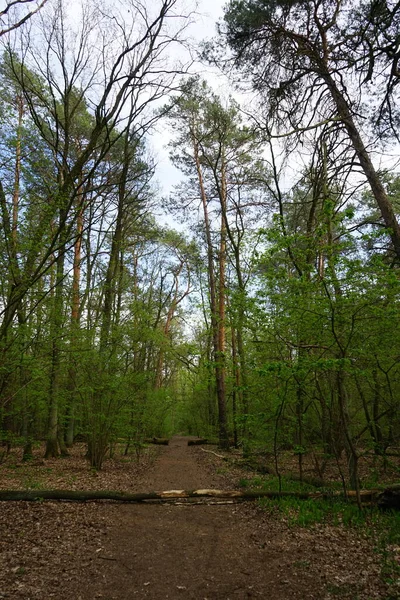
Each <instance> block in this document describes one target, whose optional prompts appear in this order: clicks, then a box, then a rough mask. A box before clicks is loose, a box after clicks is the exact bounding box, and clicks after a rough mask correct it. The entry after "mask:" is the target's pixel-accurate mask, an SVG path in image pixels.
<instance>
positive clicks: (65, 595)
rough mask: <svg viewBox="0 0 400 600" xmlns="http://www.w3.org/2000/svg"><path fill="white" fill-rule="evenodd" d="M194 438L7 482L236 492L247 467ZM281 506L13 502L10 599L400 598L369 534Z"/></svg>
mask: <svg viewBox="0 0 400 600" xmlns="http://www.w3.org/2000/svg"><path fill="white" fill-rule="evenodd" d="M187 439H188V438H179V437H176V438H174V439H173V440H171V442H170V445H169V446H167V447H164V448H162V449H160V454H159V456H158V458H157V460H156V461H155V462H154V461H152V460H147V459H145V457H143V460H142V462H141V464H140V466H139V467H138V465H137V464H136V463H135V462H132V461H129V460H128V461H125V460H124V459H120V460H118V461H114V462H113V461H110V463H111V464H107V465H106V466H105V469H104V471H102V472H101V473H99V474H95V473H90V472H88V469H87V464H86V462H85V460H84V458H83V457H81V458H78V459H77V458H75V459H73V460H72V459H69V460H67V461H65V462H62V461H57V460H54V461H52V462H51V461H49V462H47V463H46V464H42V463H43V461H38V464H37V466H36V467H35V466H30V467H26V466H18V463H16V464H15V467H14V468H12V465H10V468H9V469H5V468H3V477H4V481H3V487H5V488H8V487H9V486H10V481H12V486H14V487H16V488H18V487H21V481H25V478H26V485H28V484H29V486H28V487H31V486H33V485H34V484H35V485H36V489H38V488H37V486H38V485H40V486H41V487H48V488H63V487H64V488H68V487H70V486H71V485H74V486H75V488H74V489H121V490H125V491H128V492H134V491H151V490H158V491H160V490H167V489H182V488H186V489H194V488H210V487H213V488H221V489H228V488H232V487H233V486H234V483H232V481H230V478H232V477H236V476H237V477H240V476H241V474H240V475H239V473H236V474H232V471H231V470H227V468H226V464H225V463H224V462H223V461H221V460H220V459H219V458H217V457H215V456H214V455H212V454H208V453H206V452H203V451H202V450H201V449H200V448H198V447H188V446H187ZM82 452H84V448H82ZM20 469H21V470H22V469H24V473H25V475H23V476H22V477H21V476H19V480H17V479H16V478H15V477H16V475H15V473H16V472H19V470H20ZM45 473H48V479H47V480H45V479H44V477H45ZM0 475H1V473H0ZM7 477H11V478H12V479H11V480H10V479H7ZM35 477H36V478H37V479H35ZM0 484H1V476H0ZM274 506H275V505H273V506H272V508H271V512H270V513H268V512H267V511H266V510H261V509H259V508H257V507H256V505H255V503H242V504H225V505H220V504H211V505H206V504H204V505H193V504H188V503H181V504H180V505H170V504H146V505H141V504H118V503H109V502H89V503H86V504H80V503H71V502H67V503H63V502H43V503H41V502H35V503H32V502H6V503H1V506H0V599H3V598H4V599H6V600H48V599H54V600H67V599H68V600H94V599H96V598H101V599H103V600H135V599H136V598H137V599H138V600H141V599H143V600H145V599H148V600H164V599H169V600H174V599H177V600H179V599H180V598H182V599H185V600H187V599H189V600H190V599H193V600H205V599H207V600H218V599H220V600H235V599H244V598H261V599H263V600H305V599H307V600H313V599H314V600H334V599H337V598H340V599H341V600H374V599H379V600H394V599H395V598H398V597H399V598H400V593H399V594H398V595H397V591H398V590H400V579H399V582H398V583H399V585H398V588H396V593H395V594H393V593H390V594H389V593H388V587H387V586H386V585H385V584H383V583H382V579H381V577H380V573H381V566H382V555H379V554H377V553H376V552H374V549H373V547H372V544H371V541H370V540H369V539H368V538H367V537H362V535H361V533H357V531H356V530H354V529H350V528H346V527H344V526H333V525H328V524H319V525H314V526H313V527H308V528H301V527H291V526H290V525H289V523H288V522H287V521H285V518H284V517H282V515H279V516H278V517H276V516H275V514H274V510H275V508H274Z"/></svg>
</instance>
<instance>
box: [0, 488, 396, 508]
mask: <svg viewBox="0 0 400 600" xmlns="http://www.w3.org/2000/svg"><path fill="white" fill-rule="evenodd" d="M344 497H345V496H344V494H343V492H336V491H335V492H317V491H316V492H278V491H276V492H271V491H260V490H212V489H199V490H167V491H163V492H142V493H136V494H128V493H125V492H116V491H108V490H103V491H84V490H82V491H75V490H0V501H17V500H19V501H21V500H23V501H41V500H67V501H74V502H86V501H90V500H114V501H117V502H146V501H171V500H175V499H176V500H180V499H182V498H231V499H238V500H256V499H258V498H275V499H278V498H297V499H300V500H308V499H329V498H344ZM360 497H361V501H362V502H363V503H374V504H377V505H378V506H381V507H382V508H395V509H400V486H393V487H391V488H388V489H386V490H383V491H382V490H362V491H361V492H360ZM347 498H348V499H349V500H353V501H356V492H355V491H348V492H347Z"/></svg>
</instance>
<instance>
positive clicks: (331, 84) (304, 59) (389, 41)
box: [221, 0, 400, 258]
mask: <svg viewBox="0 0 400 600" xmlns="http://www.w3.org/2000/svg"><path fill="white" fill-rule="evenodd" d="M224 19H225V20H224V26H223V27H222V28H221V32H222V33H223V34H224V35H225V38H226V41H227V44H228V45H229V46H230V48H231V49H232V51H233V56H234V62H235V64H236V66H238V67H239V68H240V69H242V70H243V72H244V71H245V72H246V73H247V75H248V74H249V72H250V74H251V75H252V77H253V82H254V86H255V87H256V89H258V90H259V91H261V92H262V93H266V95H267V97H268V110H269V117H270V118H271V119H272V120H274V121H275V122H276V123H277V124H278V125H280V126H284V127H285V128H286V127H287V125H289V126H290V128H291V129H293V130H294V131H296V132H297V133H299V132H301V131H302V130H304V129H309V128H310V127H311V128H313V127H318V126H319V124H321V122H326V121H331V122H334V123H336V125H337V127H338V128H340V129H341V130H342V132H343V133H345V134H346V136H347V137H348V139H349V140H350V142H351V144H352V146H353V149H354V152H355V154H356V156H357V159H358V161H359V163H360V165H361V168H362V170H363V172H364V175H365V177H366V179H367V181H368V183H369V186H370V188H371V191H372V194H373V196H374V198H375V201H376V204H377V206H378V207H379V210H380V212H381V215H382V217H383V220H384V223H385V225H386V228H387V231H388V234H389V235H390V237H391V240H392V244H393V248H394V251H395V253H396V255H397V257H398V258H400V226H399V223H398V221H397V219H396V215H395V212H394V210H393V206H392V204H391V202H390V199H389V198H388V195H387V193H386V190H385V187H384V185H383V183H382V179H381V176H380V174H379V172H378V171H377V170H376V169H375V167H374V165H373V163H372V160H371V156H370V152H369V150H368V146H367V144H366V143H365V142H364V140H363V137H362V134H361V131H362V129H361V123H362V121H361V119H360V118H359V116H358V115H360V114H361V113H362V112H363V107H364V106H365V99H364V95H363V92H364V90H365V91H366V93H371V92H372V93H373V94H374V95H376V96H377V97H378V102H375V101H374V104H376V105H377V109H376V107H375V106H374V105H371V106H370V107H369V108H368V112H369V113H371V118H372V120H373V122H375V123H379V124H380V126H381V128H382V127H383V123H384V122H386V131H387V130H388V127H390V128H391V129H392V131H393V130H396V129H395V128H396V122H397V121H396V119H397V108H396V94H397V93H398V87H397V83H398V76H397V75H396V74H397V73H398V60H399V57H398V53H397V54H396V50H395V48H396V47H398V30H399V20H400V6H399V4H398V3H395V2H381V1H376V0H373V1H370V2H367V3H361V2H357V3H354V2H350V1H348V2H344V3H343V2H340V1H339V0H338V1H336V2H333V3H332V2H328V1H326V2H325V1H322V2H321V1H315V0H310V1H307V2H296V1H295V2H292V1H286V0H282V1H278V2H270V1H266V0H252V1H250V2H243V1H242V0H232V1H231V2H230V3H229V4H228V6H227V8H226V11H225V18H224ZM396 40H397V41H396ZM375 77H376V78H377V79H378V80H379V84H378V85H376V86H374V87H373V88H372V89H371V90H370V88H371V86H370V85H367V84H369V82H372V80H373V78H375ZM397 105H398V101H397ZM364 110H365V109H364ZM388 122H389V124H388Z"/></svg>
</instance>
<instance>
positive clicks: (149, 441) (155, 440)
mask: <svg viewBox="0 0 400 600" xmlns="http://www.w3.org/2000/svg"><path fill="white" fill-rule="evenodd" d="M144 443H145V444H156V445H157V446H168V444H169V439H168V438H156V437H152V438H146V439H145V440H144Z"/></svg>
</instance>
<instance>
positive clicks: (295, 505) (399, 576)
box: [240, 477, 400, 585]
mask: <svg viewBox="0 0 400 600" xmlns="http://www.w3.org/2000/svg"><path fill="white" fill-rule="evenodd" d="M240 485H241V486H242V487H244V488H247V489H252V490H258V489H259V490H265V491H278V490H279V480H278V478H277V477H254V478H252V479H242V480H241V481H240ZM281 490H282V491H285V492H312V491H317V490H316V488H315V487H313V486H312V485H309V484H301V483H300V482H297V481H291V480H289V479H285V478H284V477H282V479H281ZM319 491H321V489H319ZM258 504H259V506H260V507H261V508H262V509H264V510H265V511H267V512H268V513H269V514H271V515H273V516H276V517H277V518H280V519H282V520H284V522H285V523H286V524H287V525H288V526H289V527H295V526H297V527H312V526H314V525H317V524H323V525H331V526H336V527H339V526H342V527H345V528H353V529H354V530H356V531H357V532H358V533H359V534H361V535H363V536H366V537H368V538H369V539H371V542H372V544H373V546H374V549H375V551H376V552H378V553H379V554H380V555H381V558H382V572H381V575H382V579H383V580H384V581H385V582H386V583H387V584H389V585H392V584H394V585H395V584H396V583H397V582H399V580H400V562H399V560H398V556H399V552H398V550H399V548H400V512H398V511H391V510H386V511H382V510H380V509H379V508H378V507H376V506H366V507H365V508H363V509H362V510H360V509H359V508H358V506H357V504H355V503H352V502H346V501H345V499H343V498H337V497H333V496H332V498H329V497H328V498H324V499H322V498H318V499H313V498H310V499H308V500H301V499H299V498H292V497H282V498H260V499H259V500H258ZM396 554H397V559H396Z"/></svg>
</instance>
